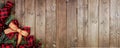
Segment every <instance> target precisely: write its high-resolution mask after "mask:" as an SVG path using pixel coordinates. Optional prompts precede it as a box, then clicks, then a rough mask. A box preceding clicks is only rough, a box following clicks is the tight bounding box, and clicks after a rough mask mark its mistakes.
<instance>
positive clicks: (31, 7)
mask: <svg viewBox="0 0 120 48" xmlns="http://www.w3.org/2000/svg"><path fill="white" fill-rule="evenodd" d="M24 25H25V26H30V27H31V32H30V34H31V35H35V0H29V1H28V0H25V16H24Z"/></svg>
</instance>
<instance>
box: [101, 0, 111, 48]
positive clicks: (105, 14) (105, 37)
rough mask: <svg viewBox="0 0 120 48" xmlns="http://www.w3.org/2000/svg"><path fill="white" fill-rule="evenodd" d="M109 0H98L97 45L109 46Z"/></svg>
mask: <svg viewBox="0 0 120 48" xmlns="http://www.w3.org/2000/svg"><path fill="white" fill-rule="evenodd" d="M109 2H110V1H109V0H99V47H101V48H103V47H109Z"/></svg>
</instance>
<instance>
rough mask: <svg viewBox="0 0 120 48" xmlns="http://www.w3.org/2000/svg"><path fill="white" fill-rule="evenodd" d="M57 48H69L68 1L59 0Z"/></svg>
mask: <svg viewBox="0 0 120 48" xmlns="http://www.w3.org/2000/svg"><path fill="white" fill-rule="evenodd" d="M56 3H57V8H56V10H57V12H56V13H57V14H56V15H57V40H56V47H57V48H67V25H66V24H67V23H66V22H67V21H66V20H67V19H66V0H57V2H56Z"/></svg>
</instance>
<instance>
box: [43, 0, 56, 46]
mask: <svg viewBox="0 0 120 48" xmlns="http://www.w3.org/2000/svg"><path fill="white" fill-rule="evenodd" d="M56 24H57V23H56V0H46V24H45V26H46V29H45V30H46V37H45V38H46V48H56Z"/></svg>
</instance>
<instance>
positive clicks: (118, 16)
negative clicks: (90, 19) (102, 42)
mask: <svg viewBox="0 0 120 48" xmlns="http://www.w3.org/2000/svg"><path fill="white" fill-rule="evenodd" d="M110 3H111V5H110V47H112V48H117V47H120V41H119V40H120V22H119V20H120V6H119V5H120V1H119V0H111V1H110Z"/></svg>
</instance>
